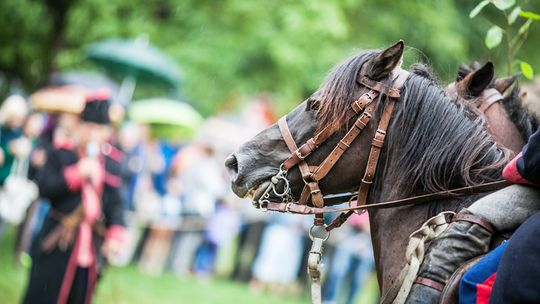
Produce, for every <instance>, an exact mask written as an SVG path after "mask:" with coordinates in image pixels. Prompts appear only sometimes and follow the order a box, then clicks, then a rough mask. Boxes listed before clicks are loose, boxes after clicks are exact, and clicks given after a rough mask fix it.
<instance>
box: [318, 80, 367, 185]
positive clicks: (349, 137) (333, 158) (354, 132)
mask: <svg viewBox="0 0 540 304" xmlns="http://www.w3.org/2000/svg"><path fill="white" fill-rule="evenodd" d="M377 95H378V93H377V92H375V91H370V92H368V93H366V94H364V95H362V97H361V98H360V99H359V100H358V101H359V103H363V104H364V107H365V105H369V106H368V107H367V108H366V109H365V111H364V112H363V113H362V114H361V115H360V116H359V117H358V118H357V119H356V121H355V122H354V124H353V126H352V127H351V128H350V129H349V131H348V132H347V134H345V136H343V138H342V139H341V140H340V141H339V142H338V144H337V145H336V146H335V147H334V149H333V150H332V152H330V154H329V155H328V156H327V157H326V158H325V160H324V161H323V162H322V163H321V164H320V165H319V167H318V168H317V170H315V172H313V174H312V175H311V179H312V180H314V181H320V180H321V179H323V178H324V177H325V176H326V175H327V174H328V173H329V172H330V170H331V169H332V168H333V167H334V165H335V164H336V163H337V161H338V160H339V159H340V158H341V156H342V155H343V153H345V151H346V150H347V149H348V148H349V146H350V145H351V144H352V143H353V141H354V140H355V139H356V137H358V135H360V133H362V130H364V128H365V127H366V125H367V124H368V123H369V120H370V119H371V117H372V113H373V110H374V108H375V104H374V103H373V102H372V101H373V98H376V97H377ZM357 104H358V103H353V105H357ZM351 108H352V107H351ZM352 109H354V108H352ZM359 109H362V108H360V107H359ZM354 111H355V112H356V110H354Z"/></svg>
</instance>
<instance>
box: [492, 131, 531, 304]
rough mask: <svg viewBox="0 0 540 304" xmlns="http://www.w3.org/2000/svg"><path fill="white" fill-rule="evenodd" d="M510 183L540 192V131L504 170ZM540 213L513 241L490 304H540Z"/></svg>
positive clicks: (501, 263)
mask: <svg viewBox="0 0 540 304" xmlns="http://www.w3.org/2000/svg"><path fill="white" fill-rule="evenodd" d="M503 176H504V178H505V179H507V180H508V181H510V182H513V183H517V184H524V185H528V186H531V187H535V188H540V129H539V130H537V131H536V132H535V133H534V134H533V135H532V136H531V137H530V138H529V142H528V143H527V145H525V147H524V148H523V150H522V152H521V153H519V154H518V155H517V156H516V157H515V158H514V159H513V160H512V161H511V162H510V163H509V164H508V165H507V166H506V167H505V169H504V171H503ZM539 282H540V212H538V213H536V214H534V215H533V216H531V217H530V218H529V219H528V220H527V221H525V223H523V224H522V225H521V226H520V227H519V228H518V229H517V230H516V232H515V233H514V234H513V235H512V237H511V238H510V239H509V240H508V244H507V246H506V249H505V250H504V253H503V255H502V258H501V261H500V263H499V266H498V268H497V275H496V277H495V282H494V284H493V288H492V292H491V296H490V298H489V303H491V304H498V303H506V304H508V303H519V304H526V303H540V283H539Z"/></svg>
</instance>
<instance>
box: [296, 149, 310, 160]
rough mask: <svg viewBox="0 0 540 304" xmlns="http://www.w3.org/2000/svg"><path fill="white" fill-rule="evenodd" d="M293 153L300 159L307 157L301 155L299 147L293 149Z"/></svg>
mask: <svg viewBox="0 0 540 304" xmlns="http://www.w3.org/2000/svg"><path fill="white" fill-rule="evenodd" d="M294 154H295V155H296V157H298V159H300V160H304V159H305V158H306V157H307V155H302V153H300V149H298V150H296V151H294Z"/></svg>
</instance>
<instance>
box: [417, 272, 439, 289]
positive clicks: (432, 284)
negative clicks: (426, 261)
mask: <svg viewBox="0 0 540 304" xmlns="http://www.w3.org/2000/svg"><path fill="white" fill-rule="evenodd" d="M414 282H415V283H416V284H422V285H425V286H427V287H431V288H433V289H436V290H438V291H443V289H444V284H441V283H439V282H437V281H435V280H432V279H430V278H426V277H421V276H418V277H416V280H414Z"/></svg>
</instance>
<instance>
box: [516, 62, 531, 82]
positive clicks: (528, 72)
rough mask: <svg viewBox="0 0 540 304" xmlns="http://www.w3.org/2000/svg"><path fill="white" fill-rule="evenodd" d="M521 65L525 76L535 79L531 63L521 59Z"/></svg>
mask: <svg viewBox="0 0 540 304" xmlns="http://www.w3.org/2000/svg"><path fill="white" fill-rule="evenodd" d="M519 67H520V69H521V72H522V73H523V76H525V78H527V79H533V77H534V71H533V68H532V66H531V65H530V64H528V63H527V62H525V61H521V62H520V63H519Z"/></svg>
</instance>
